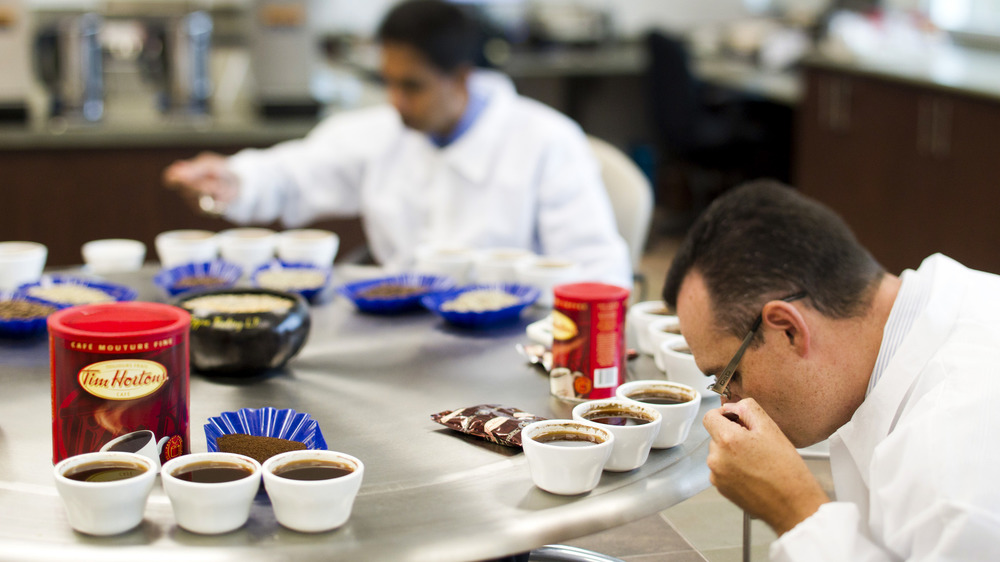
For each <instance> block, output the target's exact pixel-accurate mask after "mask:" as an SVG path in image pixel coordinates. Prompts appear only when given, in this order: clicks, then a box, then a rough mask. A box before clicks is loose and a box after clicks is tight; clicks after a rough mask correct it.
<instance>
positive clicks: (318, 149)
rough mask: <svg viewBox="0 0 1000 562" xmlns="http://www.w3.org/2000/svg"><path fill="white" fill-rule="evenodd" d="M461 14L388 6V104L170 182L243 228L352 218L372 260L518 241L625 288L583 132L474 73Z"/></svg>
mask: <svg viewBox="0 0 1000 562" xmlns="http://www.w3.org/2000/svg"><path fill="white" fill-rule="evenodd" d="M456 14H458V15H456ZM461 14H462V12H460V11H459V10H458V9H457V8H455V7H454V6H451V5H449V4H447V3H442V2H431V1H428V2H407V3H403V4H400V5H399V6H397V7H396V8H395V9H394V10H393V11H392V12H390V14H389V15H388V16H387V18H386V20H385V21H384V22H383V24H382V26H381V29H380V32H379V37H380V40H381V42H382V62H381V72H382V75H383V78H384V80H385V83H386V87H387V91H388V94H389V100H390V102H391V104H390V105H385V106H378V107H372V108H369V109H364V110H360V111H355V112H350V113H344V114H341V115H336V116H333V117H331V118H329V119H327V120H326V121H324V122H323V123H321V124H320V125H319V126H318V127H317V128H316V129H315V130H314V131H313V132H312V133H310V134H309V135H308V136H307V137H306V138H305V139H302V140H295V141H289V142H286V143H282V144H279V145H277V146H275V147H272V148H270V149H267V150H244V151H241V152H239V153H238V154H236V155H235V156H233V157H231V158H229V159H223V158H221V157H219V156H217V155H202V156H200V157H199V158H196V159H194V160H190V161H182V162H178V163H175V164H174V165H173V166H171V167H170V168H168V169H167V171H166V172H165V174H164V179H165V183H166V184H167V185H168V186H171V187H177V188H180V189H182V190H184V191H185V193H186V194H187V195H188V196H189V197H196V196H201V195H205V194H208V195H211V196H212V197H214V198H215V200H216V201H217V202H218V203H219V205H220V207H221V208H223V209H224V215H225V217H227V218H229V219H231V220H233V221H234V222H239V223H247V222H265V223H266V222H270V221H272V220H274V219H279V218H280V219H281V220H282V221H283V222H284V223H285V224H286V225H288V226H298V225H303V224H307V223H309V222H311V221H313V220H315V219H319V218H328V217H336V216H352V215H360V216H361V217H363V224H364V230H365V234H366V237H367V241H368V245H369V248H370V250H371V253H372V255H373V257H374V258H375V259H376V260H377V261H378V262H379V263H381V264H382V265H385V266H387V267H390V268H395V269H405V268H408V267H412V266H413V265H414V263H415V259H416V253H417V249H418V248H419V247H421V246H429V247H433V246H442V247H468V248H493V247H516V248H523V249H527V250H531V251H534V252H536V253H539V254H543V255H552V256H560V257H564V258H568V259H571V260H574V261H576V262H578V263H579V264H580V265H581V266H582V268H583V271H584V274H585V276H586V277H587V278H589V279H593V280H600V281H605V282H610V283H615V284H618V285H622V286H626V287H629V286H631V279H632V275H631V266H630V263H629V257H628V250H627V247H626V245H625V242H624V240H623V239H622V238H621V236H620V235H619V234H618V232H617V229H616V227H615V223H614V215H613V212H612V209H611V206H610V202H609V200H608V196H607V193H606V192H605V190H604V186H603V185H602V182H601V177H600V169H599V166H598V164H597V162H596V161H595V159H594V157H593V155H592V154H591V152H590V149H589V146H588V144H587V141H586V137H585V136H584V134H583V133H582V131H581V130H580V128H579V126H577V125H576V124H575V123H573V122H572V121H571V120H569V119H568V118H566V117H565V116H563V115H561V114H559V113H558V112H556V111H554V110H552V109H551V108H548V107H546V106H544V105H542V104H540V103H538V102H536V101H533V100H530V99H527V98H524V97H521V96H519V95H518V94H517V93H516V92H515V91H514V88H513V85H512V83H511V82H510V80H509V79H508V78H507V77H505V76H503V75H501V74H499V73H495V72H489V71H484V70H479V71H473V70H472V66H471V61H472V60H473V58H472V57H473V56H474V50H473V49H471V48H468V47H467V46H466V45H467V44H470V42H469V41H467V40H466V39H468V38H469V36H468V35H467V33H468V26H469V25H470V24H471V22H469V20H467V19H466V18H465V17H464V16H462V15H461ZM442 37H453V39H454V40H443V39H441V38H442ZM442 45H444V47H446V48H441V47H442Z"/></svg>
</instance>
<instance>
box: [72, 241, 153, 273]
mask: <svg viewBox="0 0 1000 562" xmlns="http://www.w3.org/2000/svg"><path fill="white" fill-rule="evenodd" d="M80 253H82V254H83V263H85V264H87V267H88V268H89V269H90V271H91V272H93V273H96V274H98V275H103V274H105V273H121V272H125V271H139V270H140V269H142V262H143V261H145V259H146V245H145V244H143V243H142V242H139V241H138V240H128V239H125V238H107V239H105V240H91V241H90V242H87V243H86V244H84V245H83V247H82V248H80Z"/></svg>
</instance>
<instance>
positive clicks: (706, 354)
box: [677, 270, 720, 371]
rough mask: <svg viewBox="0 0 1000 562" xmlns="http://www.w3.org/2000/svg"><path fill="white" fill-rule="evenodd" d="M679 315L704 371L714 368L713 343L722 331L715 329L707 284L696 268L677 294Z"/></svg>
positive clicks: (699, 365)
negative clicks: (718, 331)
mask: <svg viewBox="0 0 1000 562" xmlns="http://www.w3.org/2000/svg"><path fill="white" fill-rule="evenodd" d="M677 318H678V320H679V321H680V325H681V333H682V334H684V338H685V339H687V342H688V345H689V346H690V348H691V351H692V353H694V356H695V359H696V360H697V362H698V367H699V368H701V369H702V370H704V371H712V370H714V365H712V364H710V363H713V358H712V357H711V347H712V346H711V342H714V341H717V340H718V337H719V335H720V334H718V333H717V331H716V329H715V322H714V316H713V314H712V300H711V296H710V295H709V292H708V287H707V286H706V285H705V282H704V279H703V278H702V276H701V274H699V273H698V272H697V271H695V270H692V271H691V272H690V273H688V274H687V276H685V277H684V281H683V282H682V283H681V288H680V290H679V291H678V293H677Z"/></svg>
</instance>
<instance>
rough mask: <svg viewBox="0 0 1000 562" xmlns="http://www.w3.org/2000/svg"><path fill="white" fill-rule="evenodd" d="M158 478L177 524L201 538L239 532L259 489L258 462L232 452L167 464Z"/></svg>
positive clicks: (198, 456) (189, 456)
mask: <svg viewBox="0 0 1000 562" xmlns="http://www.w3.org/2000/svg"><path fill="white" fill-rule="evenodd" d="M160 475H161V476H162V478H163V490H164V491H165V492H166V493H167V497H169V498H170V505H172V506H173V509H174V518H175V519H176V520H177V524H178V525H180V526H181V527H183V528H184V529H187V530H188V531H191V532H192V533H199V534H202V535H217V534H221V533H228V532H229V531H232V530H235V529H238V528H240V527H242V526H243V524H244V523H246V521H247V519H248V518H249V517H250V505H251V504H252V503H253V498H254V496H256V495H257V490H258V489H259V488H260V463H258V462H257V461H255V460H254V459H252V458H250V457H246V456H243V455H237V454H234V453H195V454H191V455H183V456H180V457H177V458H174V459H171V460H169V461H167V463H166V464H164V465H163V468H162V470H161V471H160Z"/></svg>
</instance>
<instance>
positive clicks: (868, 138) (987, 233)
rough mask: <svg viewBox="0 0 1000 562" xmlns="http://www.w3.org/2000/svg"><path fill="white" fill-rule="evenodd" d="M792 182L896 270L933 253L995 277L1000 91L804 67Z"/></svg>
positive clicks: (998, 264) (999, 233)
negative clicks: (984, 92)
mask: <svg viewBox="0 0 1000 562" xmlns="http://www.w3.org/2000/svg"><path fill="white" fill-rule="evenodd" d="M805 76H806V96H805V99H804V101H803V105H802V107H801V110H800V113H799V115H798V124H797V135H798V146H797V151H796V154H797V161H796V171H797V174H796V178H797V179H796V184H797V186H798V187H799V188H800V189H801V190H802V191H803V192H804V193H806V194H808V195H810V196H812V197H815V198H816V199H818V200H820V201H822V202H824V203H826V204H827V205H829V206H830V207H832V208H833V209H834V210H836V211H837V212H838V213H840V214H841V215H842V216H843V217H844V219H845V220H846V221H847V222H848V224H850V225H851V227H852V228H853V229H854V231H855V233H856V234H857V236H858V239H859V240H860V241H861V242H862V243H863V244H864V245H865V246H867V247H868V248H869V249H870V250H871V251H872V253H873V254H874V256H875V257H876V259H878V260H879V261H880V262H881V263H882V264H883V265H885V267H886V268H887V269H888V270H889V271H891V272H893V273H898V272H899V271H901V270H903V269H905V268H914V267H916V266H918V265H919V264H920V261H921V260H922V259H923V258H924V257H926V256H928V255H930V254H932V253H935V252H942V253H944V254H947V255H949V256H951V257H953V258H955V259H957V260H959V261H961V262H963V263H965V264H966V265H968V266H970V267H974V268H977V269H984V270H988V271H993V272H997V273H1000V251H998V250H997V249H996V247H995V246H996V244H997V243H998V242H1000V220H997V219H998V218H1000V156H998V154H997V151H996V149H995V148H994V147H995V143H991V142H990V141H991V139H992V138H994V137H996V136H997V135H1000V97H998V99H996V100H994V99H990V98H988V97H985V96H975V95H966V94H963V93H961V92H957V91H948V90H943V89H940V88H935V87H931V86H923V85H921V84H919V83H907V82H901V81H895V80H892V79H888V78H883V77H879V76H875V75H870V74H855V73H852V72H849V71H846V70H839V69H830V68H814V67H810V68H807V69H806V73H805Z"/></svg>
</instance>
